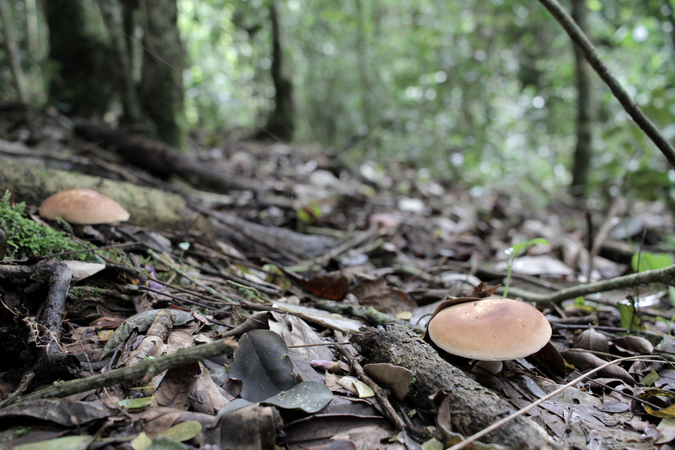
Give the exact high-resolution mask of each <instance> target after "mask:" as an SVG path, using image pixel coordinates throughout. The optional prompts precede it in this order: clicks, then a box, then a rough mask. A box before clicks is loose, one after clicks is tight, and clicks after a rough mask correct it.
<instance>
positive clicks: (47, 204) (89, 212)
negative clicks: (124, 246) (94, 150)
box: [40, 189, 129, 225]
mask: <svg viewBox="0 0 675 450" xmlns="http://www.w3.org/2000/svg"><path fill="white" fill-rule="evenodd" d="M40 215H41V216H42V217H44V218H45V219H52V220H53V219H57V218H59V217H60V218H62V219H63V220H65V221H67V222H70V223H75V224H82V225H94V224H99V223H111V222H124V221H127V220H129V213H128V212H127V211H125V210H124V208H122V206H121V205H120V204H119V203H117V202H116V201H115V200H113V199H111V198H110V197H106V196H105V195H103V194H99V193H98V192H96V191H92V190H91V189H68V190H66V191H61V192H57V193H56V194H53V195H51V196H49V197H48V198H47V200H45V201H44V202H42V205H41V206H40Z"/></svg>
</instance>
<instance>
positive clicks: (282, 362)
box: [230, 330, 296, 402]
mask: <svg viewBox="0 0 675 450" xmlns="http://www.w3.org/2000/svg"><path fill="white" fill-rule="evenodd" d="M230 371H231V372H230V376H231V377H232V378H237V379H239V380H242V381H243V382H244V388H243V389H242V391H241V396H242V397H243V398H245V399H246V400H249V401H252V402H260V401H263V400H265V399H267V398H270V397H272V396H273V395H276V394H278V393H279V392H281V391H285V390H288V389H290V388H292V387H293V386H295V384H296V380H295V376H294V375H293V362H292V361H291V359H290V357H289V356H288V347H286V343H285V342H284V340H283V339H282V338H281V336H279V335H278V334H277V333H275V332H274V331H270V330H253V331H251V332H249V333H246V334H244V335H243V336H242V337H241V339H239V348H237V350H236V351H235V352H234V363H233V364H232V365H231V366H230Z"/></svg>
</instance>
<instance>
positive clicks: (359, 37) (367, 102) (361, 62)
mask: <svg viewBox="0 0 675 450" xmlns="http://www.w3.org/2000/svg"><path fill="white" fill-rule="evenodd" d="M355 2H356V5H355V6H356V21H357V33H356V45H357V49H356V55H357V60H358V71H359V76H360V78H361V89H363V94H362V96H361V98H362V100H361V114H363V124H364V125H365V126H366V128H367V129H368V131H370V130H372V127H373V114H372V110H371V104H374V102H373V100H372V94H373V86H372V83H371V82H370V78H369V77H368V64H367V63H368V60H367V55H368V41H367V37H366V17H364V14H365V13H364V12H363V2H362V0H355Z"/></svg>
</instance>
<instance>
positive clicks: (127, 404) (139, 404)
mask: <svg viewBox="0 0 675 450" xmlns="http://www.w3.org/2000/svg"><path fill="white" fill-rule="evenodd" d="M153 398H154V397H141V398H133V399H126V400H120V401H119V402H116V403H115V405H117V406H119V407H120V408H124V409H126V410H127V411H138V410H141V409H143V408H147V407H148V406H150V404H151V403H152V399H153Z"/></svg>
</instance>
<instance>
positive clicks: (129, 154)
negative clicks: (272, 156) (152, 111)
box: [74, 124, 263, 193]
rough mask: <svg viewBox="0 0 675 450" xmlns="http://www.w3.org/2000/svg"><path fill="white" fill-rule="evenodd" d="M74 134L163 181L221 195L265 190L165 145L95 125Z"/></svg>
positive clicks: (87, 126) (83, 125)
mask: <svg viewBox="0 0 675 450" xmlns="http://www.w3.org/2000/svg"><path fill="white" fill-rule="evenodd" d="M74 131H75V134H76V135H78V136H79V137H81V138H83V139H86V140H88V141H93V142H97V143H100V144H103V145H105V146H113V147H115V149H116V151H117V153H118V154H119V155H121V156H122V158H124V160H125V161H126V162H128V163H129V164H133V165H135V166H137V167H139V168H141V169H143V170H146V171H148V172H150V173H152V174H153V175H156V176H158V177H160V178H168V177H169V176H171V175H178V176H179V177H181V178H183V179H184V180H186V181H187V182H188V183H190V184H191V185H192V186H194V187H196V188H202V189H206V190H209V191H213V192H220V193H222V192H227V191H231V190H246V191H253V192H256V193H261V192H262V190H263V187H262V185H261V184H260V183H258V182H254V181H252V180H248V179H246V178H242V177H237V176H234V175H228V174H224V173H222V172H221V171H217V170H215V169H214V168H212V167H211V166H209V165H207V164H204V163H202V162H200V161H197V160H195V159H192V158H189V157H187V156H185V155H184V154H182V153H180V152H179V151H178V150H176V149H175V148H173V147H171V146H170V145H167V144H165V143H163V142H158V141H153V140H151V139H148V138H144V137H141V136H136V135H132V134H129V133H128V132H124V131H120V130H113V129H110V128H106V127H102V126H100V125H93V124H78V125H76V126H75V130H74Z"/></svg>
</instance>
